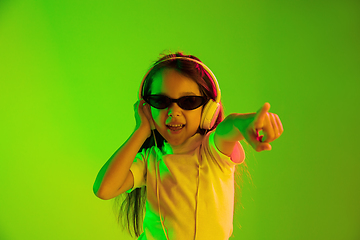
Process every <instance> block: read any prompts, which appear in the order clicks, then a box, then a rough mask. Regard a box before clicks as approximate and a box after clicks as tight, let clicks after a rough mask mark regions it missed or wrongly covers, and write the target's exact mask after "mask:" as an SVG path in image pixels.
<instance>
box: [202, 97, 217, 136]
mask: <svg viewBox="0 0 360 240" xmlns="http://www.w3.org/2000/svg"><path fill="white" fill-rule="evenodd" d="M219 111H220V104H219V103H217V102H215V101H214V100H212V99H210V100H209V102H208V103H206V104H205V106H204V107H203V111H202V115H201V120H200V128H201V129H206V130H209V129H211V128H212V127H213V126H214V124H215V121H216V119H217V117H218V115H219Z"/></svg>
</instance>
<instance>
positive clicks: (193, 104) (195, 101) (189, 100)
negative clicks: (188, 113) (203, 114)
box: [178, 96, 205, 110]
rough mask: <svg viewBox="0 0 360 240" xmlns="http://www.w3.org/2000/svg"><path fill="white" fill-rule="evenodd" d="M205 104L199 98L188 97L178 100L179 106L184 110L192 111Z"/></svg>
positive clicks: (201, 98)
mask: <svg viewBox="0 0 360 240" xmlns="http://www.w3.org/2000/svg"><path fill="white" fill-rule="evenodd" d="M204 102H205V99H204V98H203V97H200V96H188V97H182V98H180V99H179V102H178V104H179V106H180V107H181V108H182V109H185V110H193V109H195V108H198V107H200V106H201V105H203V104H204Z"/></svg>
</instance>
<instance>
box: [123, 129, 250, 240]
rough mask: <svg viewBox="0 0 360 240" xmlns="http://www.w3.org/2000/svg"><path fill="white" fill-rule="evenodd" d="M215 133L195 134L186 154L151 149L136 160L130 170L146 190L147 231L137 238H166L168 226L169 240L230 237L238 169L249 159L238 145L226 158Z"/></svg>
mask: <svg viewBox="0 0 360 240" xmlns="http://www.w3.org/2000/svg"><path fill="white" fill-rule="evenodd" d="M214 132H215V131H212V132H209V133H207V134H206V135H205V136H204V135H200V134H199V133H198V134H195V135H194V136H193V137H191V138H190V139H188V141H187V142H186V144H185V146H184V148H182V149H181V152H179V151H178V152H173V150H172V149H171V147H170V145H169V144H167V143H165V145H164V147H163V149H162V150H160V149H159V148H157V147H151V148H148V149H144V150H143V151H142V152H139V153H138V154H137V155H136V158H135V160H134V162H133V164H132V166H131V168H130V170H131V172H132V174H133V176H134V187H133V189H135V188H139V187H142V186H144V185H146V187H147V188H146V189H147V193H146V194H147V199H146V213H145V219H144V224H143V229H144V232H143V233H142V234H141V235H140V237H139V238H138V239H141V240H144V239H149V240H150V239H156V240H160V239H166V236H165V234H164V230H163V226H164V228H165V231H166V232H167V235H168V238H169V239H170V240H175V239H178V240H190V239H198V240H209V239H214V240H223V239H224V240H225V239H228V238H229V237H230V236H231V234H232V231H233V214H234V172H235V165H237V164H240V163H242V162H243V161H244V159H245V155H244V150H243V148H242V146H241V144H240V143H239V142H237V144H236V145H235V147H234V150H233V153H232V155H231V157H228V156H226V155H224V154H223V153H221V152H220V151H219V150H218V149H217V148H216V146H215V143H214ZM133 189H130V190H129V191H128V192H131V191H132V190H133ZM157 193H158V194H157ZM159 205H160V208H159ZM160 214H161V217H162V222H163V224H162V223H161V220H160Z"/></svg>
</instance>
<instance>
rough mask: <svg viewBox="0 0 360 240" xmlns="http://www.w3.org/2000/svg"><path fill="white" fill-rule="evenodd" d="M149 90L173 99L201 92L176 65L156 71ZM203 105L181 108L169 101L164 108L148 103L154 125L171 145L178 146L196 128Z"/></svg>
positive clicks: (198, 94) (193, 132) (197, 94)
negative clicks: (189, 108)
mask: <svg viewBox="0 0 360 240" xmlns="http://www.w3.org/2000/svg"><path fill="white" fill-rule="evenodd" d="M151 94H152V95H154V94H161V95H166V96H167V97H169V98H172V99H178V98H180V97H183V96H194V95H195V96H201V93H200V89H199V86H198V85H197V84H196V82H195V81H194V80H193V79H191V78H189V77H186V76H184V75H182V74H181V73H180V72H178V71H177V70H175V69H163V70H160V71H159V72H157V73H156V74H155V76H154V78H153V82H152V84H151ZM202 108H203V106H201V107H198V108H196V109H193V110H184V109H181V108H180V107H179V106H178V104H177V103H172V104H171V105H170V106H169V107H168V108H165V109H156V108H154V107H151V114H152V117H153V119H154V123H155V127H156V129H157V130H158V132H159V133H160V134H161V135H162V136H163V137H164V138H165V139H166V141H167V142H168V143H169V144H170V145H171V146H179V147H181V145H182V144H183V143H184V142H185V141H186V140H187V139H188V138H190V137H191V136H193V135H194V134H195V133H196V132H197V130H198V128H199V125H200V119H201V112H202ZM179 125H180V127H179Z"/></svg>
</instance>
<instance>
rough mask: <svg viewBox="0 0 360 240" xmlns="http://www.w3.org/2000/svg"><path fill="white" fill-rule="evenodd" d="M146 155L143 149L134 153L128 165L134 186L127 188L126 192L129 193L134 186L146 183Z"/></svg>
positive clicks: (137, 186)
mask: <svg viewBox="0 0 360 240" xmlns="http://www.w3.org/2000/svg"><path fill="white" fill-rule="evenodd" d="M146 155H147V151H146V150H145V149H143V150H142V151H141V152H139V153H137V154H136V156H135V159H134V161H133V163H132V164H131V167H130V171H131V173H132V175H133V176H134V186H133V188H131V189H129V190H127V191H126V192H127V193H131V192H132V191H133V190H134V189H135V188H140V187H142V186H145V185H146V166H147V164H146Z"/></svg>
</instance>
